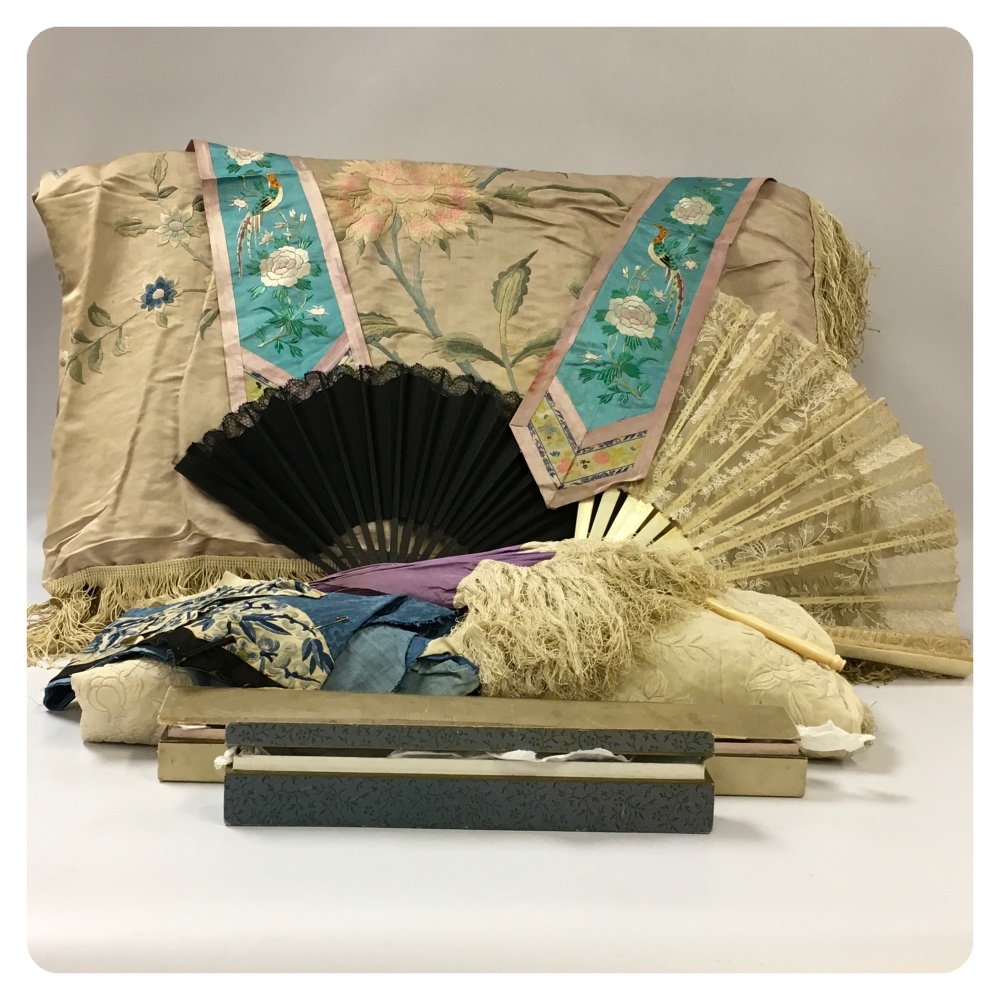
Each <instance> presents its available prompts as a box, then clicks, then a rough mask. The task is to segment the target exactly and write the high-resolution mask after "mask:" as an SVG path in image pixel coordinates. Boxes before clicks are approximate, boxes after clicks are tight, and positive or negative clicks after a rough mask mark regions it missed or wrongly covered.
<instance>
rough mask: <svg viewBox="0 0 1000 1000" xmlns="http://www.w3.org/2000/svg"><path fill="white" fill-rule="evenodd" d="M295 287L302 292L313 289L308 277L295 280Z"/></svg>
mask: <svg viewBox="0 0 1000 1000" xmlns="http://www.w3.org/2000/svg"><path fill="white" fill-rule="evenodd" d="M295 287H296V288H298V289H299V290H300V291H302V292H308V291H310V290H311V289H312V282H311V281H310V280H309V279H308V278H299V280H298V281H296V282H295Z"/></svg>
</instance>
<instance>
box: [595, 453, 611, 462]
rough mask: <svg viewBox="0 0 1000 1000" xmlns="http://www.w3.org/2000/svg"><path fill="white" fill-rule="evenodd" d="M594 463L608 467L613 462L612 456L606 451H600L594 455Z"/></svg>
mask: <svg viewBox="0 0 1000 1000" xmlns="http://www.w3.org/2000/svg"><path fill="white" fill-rule="evenodd" d="M594 461H595V462H596V463H597V464H598V465H607V464H608V462H610V461H611V456H610V455H609V454H608V453H607V452H606V451H599V452H598V453H597V454H596V455H594Z"/></svg>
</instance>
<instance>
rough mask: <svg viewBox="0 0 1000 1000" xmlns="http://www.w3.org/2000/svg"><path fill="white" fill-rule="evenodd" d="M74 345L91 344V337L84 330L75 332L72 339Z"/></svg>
mask: <svg viewBox="0 0 1000 1000" xmlns="http://www.w3.org/2000/svg"><path fill="white" fill-rule="evenodd" d="M70 339H71V340H72V341H73V343H74V344H89V343H90V337H88V336H87V335H86V334H85V333H84V332H83V330H74V331H73V336H72V337H71V338H70Z"/></svg>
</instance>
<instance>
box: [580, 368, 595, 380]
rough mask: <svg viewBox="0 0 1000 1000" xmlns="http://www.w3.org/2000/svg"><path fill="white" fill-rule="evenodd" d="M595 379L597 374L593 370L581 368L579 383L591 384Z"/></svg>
mask: <svg viewBox="0 0 1000 1000" xmlns="http://www.w3.org/2000/svg"><path fill="white" fill-rule="evenodd" d="M595 378H597V372H596V371H595V369H593V368H581V369H580V381H581V382H593V381H594V379H595Z"/></svg>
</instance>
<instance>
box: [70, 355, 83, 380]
mask: <svg viewBox="0 0 1000 1000" xmlns="http://www.w3.org/2000/svg"><path fill="white" fill-rule="evenodd" d="M66 371H67V373H68V374H69V377H70V378H71V379H73V381H74V382H79V383H80V385H83V384H84V381H83V365H82V364H80V359H79V358H73V360H72V361H70V362H69V364H67V365H66Z"/></svg>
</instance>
